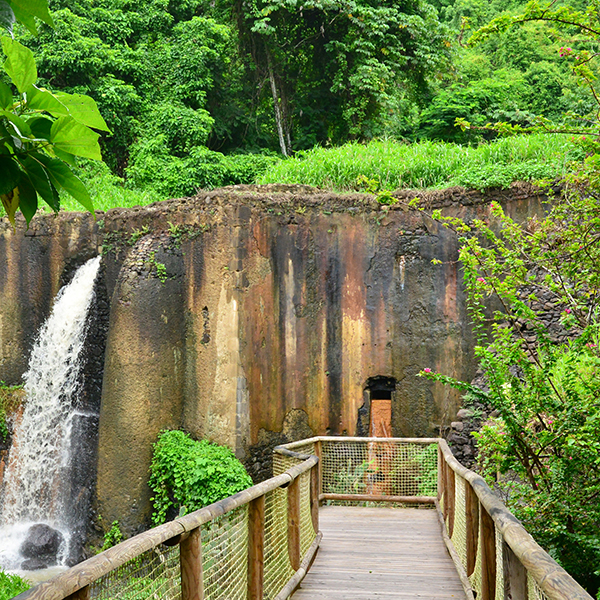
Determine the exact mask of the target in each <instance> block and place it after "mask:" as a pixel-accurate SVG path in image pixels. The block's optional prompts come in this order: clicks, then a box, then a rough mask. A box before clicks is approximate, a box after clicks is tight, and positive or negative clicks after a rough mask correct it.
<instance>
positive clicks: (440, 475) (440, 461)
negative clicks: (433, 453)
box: [437, 444, 446, 502]
mask: <svg viewBox="0 0 600 600" xmlns="http://www.w3.org/2000/svg"><path fill="white" fill-rule="evenodd" d="M445 464H446V461H445V460H444V455H443V453H442V449H441V448H440V446H439V444H438V457H437V467H438V472H437V499H438V502H439V501H440V500H441V499H442V495H443V494H444V465H445Z"/></svg>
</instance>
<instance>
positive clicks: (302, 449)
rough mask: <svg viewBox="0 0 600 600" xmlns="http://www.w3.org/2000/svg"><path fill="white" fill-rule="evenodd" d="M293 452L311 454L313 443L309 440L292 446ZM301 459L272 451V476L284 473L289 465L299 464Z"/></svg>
mask: <svg viewBox="0 0 600 600" xmlns="http://www.w3.org/2000/svg"><path fill="white" fill-rule="evenodd" d="M292 451H293V452H297V453H298V454H305V455H312V454H314V453H315V445H314V444H313V443H312V442H311V443H309V444H302V445H301V446H298V447H294V448H292ZM301 462H303V461H302V459H299V458H294V457H293V456H287V455H286V454H281V453H279V452H274V453H273V476H276V475H281V474H282V473H285V472H286V471H287V470H288V469H289V468H290V467H293V466H294V465H297V464H300V463H301Z"/></svg>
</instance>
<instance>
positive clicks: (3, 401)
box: [0, 381, 23, 443]
mask: <svg viewBox="0 0 600 600" xmlns="http://www.w3.org/2000/svg"><path fill="white" fill-rule="evenodd" d="M22 388H23V385H6V384H5V383H4V382H3V381H0V443H2V442H5V441H6V439H7V438H8V434H9V431H8V424H7V422H6V412H7V410H9V409H10V408H11V406H13V405H14V403H15V400H14V392H16V391H17V390H20V389H22Z"/></svg>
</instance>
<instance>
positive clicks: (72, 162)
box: [53, 147, 77, 167]
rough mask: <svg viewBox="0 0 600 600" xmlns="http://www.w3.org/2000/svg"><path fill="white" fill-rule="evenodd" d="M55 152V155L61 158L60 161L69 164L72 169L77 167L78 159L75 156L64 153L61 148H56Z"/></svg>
mask: <svg viewBox="0 0 600 600" xmlns="http://www.w3.org/2000/svg"><path fill="white" fill-rule="evenodd" d="M53 150H54V154H56V156H57V157H58V158H60V160H62V161H64V162H66V163H68V164H69V165H71V166H72V167H76V166H77V158H76V157H75V156H73V155H72V154H71V153H70V152H64V151H63V150H60V148H56V147H54V148H53Z"/></svg>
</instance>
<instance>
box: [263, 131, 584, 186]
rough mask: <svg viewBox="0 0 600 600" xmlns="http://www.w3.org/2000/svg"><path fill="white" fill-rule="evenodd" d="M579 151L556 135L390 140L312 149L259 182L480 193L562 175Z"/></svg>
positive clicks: (576, 157)
mask: <svg viewBox="0 0 600 600" xmlns="http://www.w3.org/2000/svg"><path fill="white" fill-rule="evenodd" d="M581 158H583V155H582V151H581V150H580V149H579V148H578V147H576V146H575V145H574V144H573V143H572V142H570V141H569V138H568V137H567V136H561V135H532V136H518V137H511V138H505V139H502V140H499V141H495V142H490V143H485V144H481V145H480V146H478V147H468V146H459V145H456V144H448V143H443V142H429V141H424V142H419V143H415V144H403V143H400V142H395V141H372V142H370V143H369V144H359V143H349V144H345V145H343V146H340V147H338V148H313V149H312V150H308V151H306V152H302V153H298V154H297V155H296V156H295V157H294V158H290V159H287V160H282V161H281V162H279V163H278V164H277V165H275V166H274V167H273V168H271V169H270V170H269V172H268V173H266V174H265V175H263V176H262V177H261V178H260V179H259V183H290V184H291V183H295V184H306V185H313V186H318V187H323V188H329V189H333V190H339V191H348V190H352V189H356V188H357V179H358V178H359V177H360V176H363V177H366V178H368V179H371V180H374V181H376V182H378V184H379V186H380V187H381V188H383V189H398V188H445V187H451V186H457V185H461V186H464V187H470V188H476V189H483V188H486V187H498V186H499V187H507V186H509V185H510V184H511V183H512V182H513V181H518V180H522V181H535V180H539V179H545V178H554V177H558V176H560V175H563V174H564V173H565V172H566V170H567V168H568V164H569V162H571V161H573V160H579V159H581Z"/></svg>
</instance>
